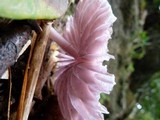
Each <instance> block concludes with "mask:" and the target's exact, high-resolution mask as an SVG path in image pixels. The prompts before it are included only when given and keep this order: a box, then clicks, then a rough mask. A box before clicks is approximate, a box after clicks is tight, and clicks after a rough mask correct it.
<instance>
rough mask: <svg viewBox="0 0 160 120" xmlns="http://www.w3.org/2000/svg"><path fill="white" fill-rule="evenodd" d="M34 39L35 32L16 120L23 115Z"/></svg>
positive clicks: (19, 119) (34, 37) (20, 119)
mask: <svg viewBox="0 0 160 120" xmlns="http://www.w3.org/2000/svg"><path fill="white" fill-rule="evenodd" d="M36 38H37V35H36V33H35V32H33V38H32V43H31V50H30V54H29V58H28V62H27V66H26V70H25V75H24V80H23V86H22V91H21V96H20V102H19V106H18V110H17V116H16V120H22V115H23V110H24V100H25V94H26V87H27V80H28V69H29V64H30V60H31V56H32V53H33V48H34V45H35V41H36Z"/></svg>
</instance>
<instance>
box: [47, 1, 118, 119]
mask: <svg viewBox="0 0 160 120" xmlns="http://www.w3.org/2000/svg"><path fill="white" fill-rule="evenodd" d="M115 20H116V17H115V16H114V15H113V13H112V9H111V6H110V5H109V3H108V2H107V0H80V2H79V3H78V5H77V7H76V12H75V14H74V16H73V17H70V18H69V19H68V22H67V25H66V29H65V31H64V33H63V36H61V35H60V34H59V33H58V32H56V30H55V29H54V28H51V35H50V38H51V39H52V40H54V41H55V42H56V43H57V44H58V45H59V46H60V47H61V49H60V50H59V54H58V56H57V58H58V62H57V69H56V71H55V79H56V81H55V84H54V89H55V93H56V94H57V97H58V102H59V106H60V109H61V112H62V115H63V117H64V118H65V119H66V120H103V119H104V118H103V114H102V113H108V111H107V109H106V108H105V107H104V106H102V105H101V104H100V103H99V99H100V93H106V94H109V93H110V91H111V90H112V88H113V86H114V85H115V81H114V75H112V74H109V73H108V72H107V68H106V66H103V65H102V62H103V61H104V60H109V59H110V58H113V56H111V55H109V54H108V53H107V52H108V48H107V44H108V40H109V39H110V38H111V34H112V24H113V22H114V21H115Z"/></svg>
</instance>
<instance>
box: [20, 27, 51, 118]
mask: <svg viewBox="0 0 160 120" xmlns="http://www.w3.org/2000/svg"><path fill="white" fill-rule="evenodd" d="M50 26H51V25H47V24H46V25H44V26H43V33H42V34H41V35H40V37H39V40H37V41H36V44H35V48H34V52H33V56H32V58H31V63H30V69H29V72H28V83H27V89H26V96H25V101H24V111H23V116H22V120H27V119H28V116H29V113H30V109H31V105H32V99H33V95H34V91H35V87H36V85H37V81H38V76H39V73H40V69H41V65H42V61H43V57H44V53H45V49H46V46H47V42H48V39H49V34H50Z"/></svg>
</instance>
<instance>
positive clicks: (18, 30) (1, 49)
mask: <svg viewBox="0 0 160 120" xmlns="http://www.w3.org/2000/svg"><path fill="white" fill-rule="evenodd" d="M11 29H12V31H7V32H6V33H5V34H4V35H3V36H0V77H1V76H2V74H3V73H4V72H5V71H6V69H7V68H8V67H9V66H11V65H13V64H14V62H16V59H17V57H18V54H19V52H20V51H21V49H22V47H23V45H24V44H25V43H26V42H27V41H28V40H29V39H30V38H31V28H30V27H29V26H17V27H13V28H11Z"/></svg>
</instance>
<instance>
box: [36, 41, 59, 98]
mask: <svg viewBox="0 0 160 120" xmlns="http://www.w3.org/2000/svg"><path fill="white" fill-rule="evenodd" d="M57 50H58V46H57V44H56V43H52V44H51V46H50V49H49V53H48V56H47V61H44V62H43V67H42V68H41V71H40V75H39V78H38V82H37V86H36V90H35V97H37V98H39V99H42V94H41V91H42V88H43V86H44V84H45V83H46V81H47V79H48V78H49V77H50V74H51V72H52V69H53V68H54V67H55V66H56V62H57V59H56V55H57V54H58V52H57Z"/></svg>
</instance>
